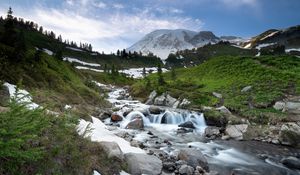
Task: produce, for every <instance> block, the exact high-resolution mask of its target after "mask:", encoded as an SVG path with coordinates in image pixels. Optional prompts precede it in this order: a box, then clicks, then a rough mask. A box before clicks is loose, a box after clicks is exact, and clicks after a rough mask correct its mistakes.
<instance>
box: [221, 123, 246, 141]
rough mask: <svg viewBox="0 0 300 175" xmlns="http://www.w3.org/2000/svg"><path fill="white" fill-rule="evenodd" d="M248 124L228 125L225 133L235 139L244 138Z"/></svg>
mask: <svg viewBox="0 0 300 175" xmlns="http://www.w3.org/2000/svg"><path fill="white" fill-rule="evenodd" d="M247 129H248V125H247V124H240V125H228V126H227V127H226V130H225V133H226V134H227V135H228V136H230V138H233V139H235V140H243V134H244V133H245V132H247Z"/></svg>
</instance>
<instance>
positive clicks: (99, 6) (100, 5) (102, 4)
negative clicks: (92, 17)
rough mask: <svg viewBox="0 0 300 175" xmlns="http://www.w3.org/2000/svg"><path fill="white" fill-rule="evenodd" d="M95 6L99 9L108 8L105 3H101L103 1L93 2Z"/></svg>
mask: <svg viewBox="0 0 300 175" xmlns="http://www.w3.org/2000/svg"><path fill="white" fill-rule="evenodd" d="M93 5H94V6H95V7H97V8H106V7H107V5H106V4H105V3H104V2H101V1H99V2H93Z"/></svg>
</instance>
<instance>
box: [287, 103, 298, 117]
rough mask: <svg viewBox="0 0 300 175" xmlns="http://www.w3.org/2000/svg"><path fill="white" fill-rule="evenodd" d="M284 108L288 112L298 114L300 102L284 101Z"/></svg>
mask: <svg viewBox="0 0 300 175" xmlns="http://www.w3.org/2000/svg"><path fill="white" fill-rule="evenodd" d="M285 110H286V111H288V112H289V113H294V114H300V102H286V103H285Z"/></svg>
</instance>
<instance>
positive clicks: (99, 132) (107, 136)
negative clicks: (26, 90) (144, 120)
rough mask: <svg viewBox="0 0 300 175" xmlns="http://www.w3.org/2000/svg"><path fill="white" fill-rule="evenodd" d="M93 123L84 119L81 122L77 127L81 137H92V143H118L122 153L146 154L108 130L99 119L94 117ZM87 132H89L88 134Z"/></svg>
mask: <svg viewBox="0 0 300 175" xmlns="http://www.w3.org/2000/svg"><path fill="white" fill-rule="evenodd" d="M92 121H93V122H92V123H91V122H88V121H85V120H83V119H80V120H79V124H78V126H77V131H78V133H79V134H80V135H83V134H85V135H84V136H85V137H90V138H91V140H92V141H98V142H101V141H107V142H116V143H117V144H118V145H119V147H120V149H121V150H122V152H123V153H124V154H126V153H144V154H145V151H144V150H142V149H140V148H137V147H133V146H131V145H130V143H129V142H128V141H126V140H125V139H123V138H120V137H118V136H116V135H115V134H114V133H113V132H112V131H109V130H108V129H107V126H106V125H105V124H104V123H103V122H102V121H101V120H99V119H97V118H95V117H92ZM86 130H87V132H86Z"/></svg>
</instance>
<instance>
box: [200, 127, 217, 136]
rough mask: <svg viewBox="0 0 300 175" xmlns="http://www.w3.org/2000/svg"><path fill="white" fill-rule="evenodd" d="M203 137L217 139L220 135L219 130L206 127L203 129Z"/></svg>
mask: <svg viewBox="0 0 300 175" xmlns="http://www.w3.org/2000/svg"><path fill="white" fill-rule="evenodd" d="M204 135H205V136H206V137H218V136H219V135H220V128H218V127H214V126H208V127H206V128H205V131H204Z"/></svg>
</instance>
